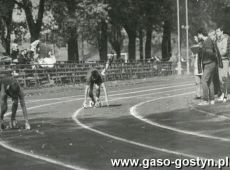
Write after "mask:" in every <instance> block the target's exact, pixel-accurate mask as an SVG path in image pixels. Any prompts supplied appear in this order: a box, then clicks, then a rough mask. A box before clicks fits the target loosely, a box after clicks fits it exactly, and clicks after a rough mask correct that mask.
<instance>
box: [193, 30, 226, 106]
mask: <svg viewBox="0 0 230 170" xmlns="http://www.w3.org/2000/svg"><path fill="white" fill-rule="evenodd" d="M197 35H198V38H199V39H200V40H203V45H202V48H201V55H200V56H199V59H198V60H199V61H198V64H199V69H201V66H203V77H202V89H203V101H202V102H200V103H199V104H198V105H201V106H202V105H209V104H215V100H214V94H215V92H214V76H215V72H216V69H217V68H218V67H220V68H223V63H222V60H221V56H220V54H219V51H218V48H217V46H216V43H215V42H214V39H215V30H213V29H210V30H209V33H208V34H207V32H206V31H205V30H204V29H200V30H198V32H197Z"/></svg>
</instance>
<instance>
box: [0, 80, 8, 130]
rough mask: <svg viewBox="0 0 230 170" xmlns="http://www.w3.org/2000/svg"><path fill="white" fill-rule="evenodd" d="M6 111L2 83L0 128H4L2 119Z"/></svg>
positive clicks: (5, 98) (5, 99)
mask: <svg viewBox="0 0 230 170" xmlns="http://www.w3.org/2000/svg"><path fill="white" fill-rule="evenodd" d="M6 111H7V95H6V92H5V88H4V85H3V84H2V85H1V120H0V129H4V124H3V119H4V114H5V113H6Z"/></svg>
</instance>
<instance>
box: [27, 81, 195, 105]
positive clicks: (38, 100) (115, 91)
mask: <svg viewBox="0 0 230 170" xmlns="http://www.w3.org/2000/svg"><path fill="white" fill-rule="evenodd" d="M185 83H186V84H189V85H193V84H194V83H192V82H184V83H183V84H185ZM173 85H174V86H175V85H181V83H175V84H173ZM149 87H150V88H156V87H162V84H156V85H153V86H145V87H137V88H130V89H123V90H114V91H110V94H111V93H117V92H122V91H131V90H137V89H145V88H149ZM165 87H170V86H165ZM73 97H81V98H82V97H84V95H74V96H63V97H54V98H49V99H35V100H30V101H29V102H26V103H35V102H40V101H50V100H62V99H65V98H73Z"/></svg>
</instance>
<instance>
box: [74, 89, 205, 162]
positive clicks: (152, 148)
mask: <svg viewBox="0 0 230 170" xmlns="http://www.w3.org/2000/svg"><path fill="white" fill-rule="evenodd" d="M190 94H193V93H191V92H189V93H182V94H179V95H178V96H183V95H184V96H185V95H190ZM122 99H123V98H120V99H116V100H122ZM111 101H113V100H111ZM82 110H84V108H79V109H78V110H77V111H76V112H74V113H73V115H72V119H73V120H74V122H76V124H77V125H79V126H80V127H83V128H85V129H87V130H89V131H91V132H94V133H96V134H99V135H102V136H105V137H108V138H111V139H115V140H118V141H121V142H124V143H128V144H131V145H135V146H139V147H143V148H146V149H151V150H155V151H159V152H164V153H169V154H173V155H178V156H184V157H188V158H197V157H200V156H197V155H192V154H186V153H183V152H178V151H173V150H168V149H165V148H160V147H155V146H151V145H147V144H143V143H139V142H135V141H132V140H129V139H126V138H122V137H119V136H115V135H111V134H108V133H105V132H102V131H100V130H96V129H94V128H91V127H89V126H87V125H85V124H83V123H81V122H80V121H79V120H78V118H77V117H78V115H79V114H80V112H81V111H82ZM200 158H201V159H207V158H204V157H200Z"/></svg>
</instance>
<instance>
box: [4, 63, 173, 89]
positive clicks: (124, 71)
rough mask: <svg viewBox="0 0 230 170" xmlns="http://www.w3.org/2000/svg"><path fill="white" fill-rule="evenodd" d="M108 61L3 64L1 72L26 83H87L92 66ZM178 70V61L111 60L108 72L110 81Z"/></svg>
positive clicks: (169, 73) (25, 84)
mask: <svg viewBox="0 0 230 170" xmlns="http://www.w3.org/2000/svg"><path fill="white" fill-rule="evenodd" d="M104 66H105V63H102V62H100V63H66V62H60V63H57V64H55V65H54V67H52V68H48V67H47V68H41V67H39V66H35V67H34V68H32V67H31V65H8V64H6V65H4V64H2V65H0V68H1V74H5V75H9V76H10V74H12V72H14V73H16V74H14V75H13V76H14V77H15V78H16V79H17V80H18V81H19V82H20V84H21V85H22V86H23V87H41V86H43V85H46V84H53V85H65V84H77V83H84V82H85V77H86V74H87V72H88V70H89V69H91V68H97V69H99V70H102V69H103V68H104ZM173 74H176V63H172V62H153V63H148V62H135V63H112V64H111V66H110V67H109V69H108V72H107V73H106V80H107V81H114V80H128V79H139V78H149V77H155V76H166V75H173Z"/></svg>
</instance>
